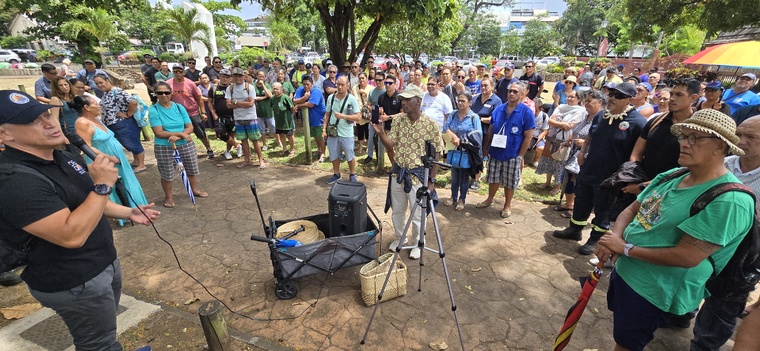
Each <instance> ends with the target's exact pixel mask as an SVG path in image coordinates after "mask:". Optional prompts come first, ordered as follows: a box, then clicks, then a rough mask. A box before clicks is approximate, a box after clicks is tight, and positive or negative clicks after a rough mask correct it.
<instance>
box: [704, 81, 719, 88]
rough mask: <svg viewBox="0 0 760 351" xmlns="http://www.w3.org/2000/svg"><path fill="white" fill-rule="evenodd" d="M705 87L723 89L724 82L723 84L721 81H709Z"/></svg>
mask: <svg viewBox="0 0 760 351" xmlns="http://www.w3.org/2000/svg"><path fill="white" fill-rule="evenodd" d="M705 89H712V90H721V89H723V84H721V83H720V82H719V81H717V80H716V81H712V82H710V83H707V85H705Z"/></svg>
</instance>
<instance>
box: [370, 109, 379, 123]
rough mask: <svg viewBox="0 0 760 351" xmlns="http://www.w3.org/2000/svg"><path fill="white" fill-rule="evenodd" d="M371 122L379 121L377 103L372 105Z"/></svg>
mask: <svg viewBox="0 0 760 351" xmlns="http://www.w3.org/2000/svg"><path fill="white" fill-rule="evenodd" d="M371 121H372V124H379V123H380V106H379V105H372V118H371Z"/></svg>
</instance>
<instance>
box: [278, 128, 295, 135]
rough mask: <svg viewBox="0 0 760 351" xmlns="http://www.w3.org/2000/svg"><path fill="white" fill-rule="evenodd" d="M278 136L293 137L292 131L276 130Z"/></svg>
mask: <svg viewBox="0 0 760 351" xmlns="http://www.w3.org/2000/svg"><path fill="white" fill-rule="evenodd" d="M275 131H276V134H285V135H287V136H291V135H293V130H292V129H275Z"/></svg>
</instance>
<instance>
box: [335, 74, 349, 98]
mask: <svg viewBox="0 0 760 351" xmlns="http://www.w3.org/2000/svg"><path fill="white" fill-rule="evenodd" d="M335 87H336V88H338V94H339V95H340V96H343V95H344V94H346V93H348V76H346V75H342V76H340V77H338V80H337V81H335Z"/></svg>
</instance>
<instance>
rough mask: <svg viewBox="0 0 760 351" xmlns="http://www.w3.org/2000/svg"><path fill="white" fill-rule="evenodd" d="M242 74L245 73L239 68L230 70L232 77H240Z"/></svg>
mask: <svg viewBox="0 0 760 351" xmlns="http://www.w3.org/2000/svg"><path fill="white" fill-rule="evenodd" d="M244 74H245V73H243V69H242V68H240V67H235V68H233V69H232V75H233V76H242V75H244Z"/></svg>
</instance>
